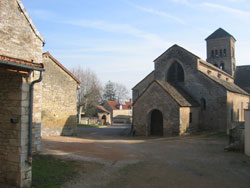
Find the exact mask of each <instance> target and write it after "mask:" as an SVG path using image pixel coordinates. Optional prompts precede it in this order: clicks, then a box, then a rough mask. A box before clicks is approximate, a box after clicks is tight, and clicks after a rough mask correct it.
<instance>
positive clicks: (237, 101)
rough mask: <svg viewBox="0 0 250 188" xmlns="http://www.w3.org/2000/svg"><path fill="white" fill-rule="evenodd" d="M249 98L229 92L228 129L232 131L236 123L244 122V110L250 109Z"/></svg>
mask: <svg viewBox="0 0 250 188" xmlns="http://www.w3.org/2000/svg"><path fill="white" fill-rule="evenodd" d="M248 103H249V96H245V95H241V94H237V93H232V92H229V91H228V92H227V126H228V127H227V129H228V130H229V129H231V128H232V127H233V125H234V122H244V121H245V117H244V110H245V109H248Z"/></svg>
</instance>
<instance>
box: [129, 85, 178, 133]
mask: <svg viewBox="0 0 250 188" xmlns="http://www.w3.org/2000/svg"><path fill="white" fill-rule="evenodd" d="M155 109H157V110H159V111H161V112H162V115H163V135H164V136H167V135H172V134H179V131H180V130H179V129H180V127H179V124H180V121H179V106H178V104H177V103H176V102H175V101H174V100H173V99H172V97H170V96H169V95H168V94H167V93H166V92H165V91H164V90H163V89H162V88H160V87H159V85H157V84H156V83H153V84H152V85H151V86H150V87H149V88H148V89H147V91H146V92H145V93H144V94H143V95H142V96H141V97H140V98H139V99H138V100H137V102H136V103H135V104H134V107H133V115H134V116H133V125H134V128H135V129H136V135H144V136H149V135H150V119H151V112H152V111H153V110H155Z"/></svg>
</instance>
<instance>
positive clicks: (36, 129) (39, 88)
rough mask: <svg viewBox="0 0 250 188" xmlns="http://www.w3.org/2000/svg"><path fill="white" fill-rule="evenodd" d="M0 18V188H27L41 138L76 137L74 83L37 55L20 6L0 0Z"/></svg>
mask: <svg viewBox="0 0 250 188" xmlns="http://www.w3.org/2000/svg"><path fill="white" fill-rule="evenodd" d="M0 18H4V19H0V72H1V74H0V127H1V129H0V140H1V143H0V185H4V187H21V188H23V187H30V185H31V180H32V177H31V169H32V154H33V153H35V152H37V151H39V150H40V143H41V134H42V135H43V136H52V135H53V136H58V135H74V134H76V131H77V123H76V118H77V117H76V115H77V107H76V104H77V89H78V88H79V84H80V82H79V80H78V79H77V78H76V77H75V76H74V75H73V74H72V73H71V72H70V71H68V70H67V69H66V68H65V67H64V66H63V65H62V64H61V63H59V62H58V61H57V60H56V59H55V58H54V57H53V56H52V55H51V54H50V53H49V52H46V53H44V54H42V51H43V46H44V44H45V42H44V39H43V37H42V36H41V34H40V33H39V32H38V30H37V29H36V27H35V25H34V24H33V22H32V20H31V19H30V17H29V15H28V14H27V12H26V10H25V8H24V6H23V4H22V2H21V1H20V0H1V1H0ZM45 69H46V71H45Z"/></svg>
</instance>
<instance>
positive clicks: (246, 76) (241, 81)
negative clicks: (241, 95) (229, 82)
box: [235, 65, 250, 93]
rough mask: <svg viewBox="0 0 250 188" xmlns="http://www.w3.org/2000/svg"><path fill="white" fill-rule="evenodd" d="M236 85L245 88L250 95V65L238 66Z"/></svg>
mask: <svg viewBox="0 0 250 188" xmlns="http://www.w3.org/2000/svg"><path fill="white" fill-rule="evenodd" d="M235 84H237V85H238V86H240V87H242V88H244V89H245V90H246V91H248V92H249V93H250V89H249V90H247V89H246V87H248V88H250V65H244V66H237V67H236V71H235Z"/></svg>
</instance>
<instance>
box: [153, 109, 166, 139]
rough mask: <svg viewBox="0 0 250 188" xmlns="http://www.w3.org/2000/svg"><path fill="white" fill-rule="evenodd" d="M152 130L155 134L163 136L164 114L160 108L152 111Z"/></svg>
mask: <svg viewBox="0 0 250 188" xmlns="http://www.w3.org/2000/svg"><path fill="white" fill-rule="evenodd" d="M150 130H151V135H153V136H163V116H162V113H161V112H160V111H159V110H153V111H152V113H151V122H150Z"/></svg>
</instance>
